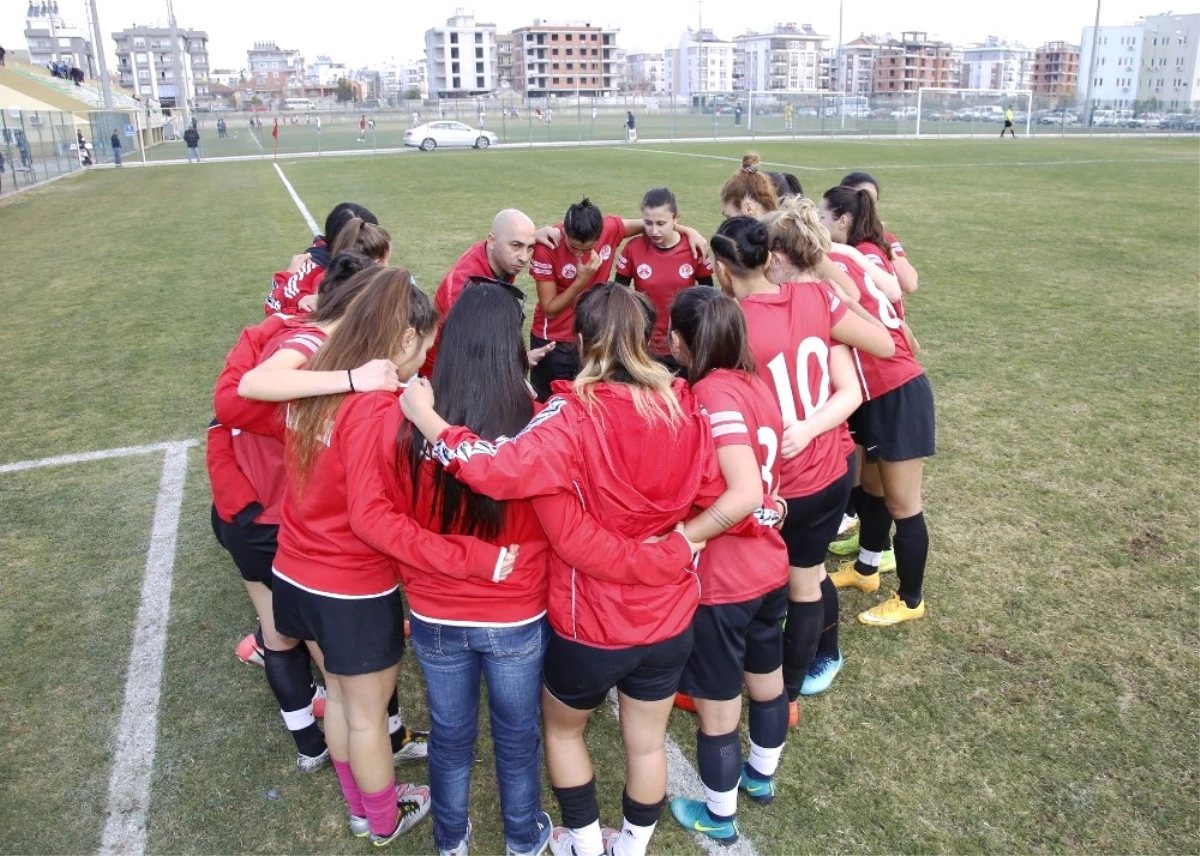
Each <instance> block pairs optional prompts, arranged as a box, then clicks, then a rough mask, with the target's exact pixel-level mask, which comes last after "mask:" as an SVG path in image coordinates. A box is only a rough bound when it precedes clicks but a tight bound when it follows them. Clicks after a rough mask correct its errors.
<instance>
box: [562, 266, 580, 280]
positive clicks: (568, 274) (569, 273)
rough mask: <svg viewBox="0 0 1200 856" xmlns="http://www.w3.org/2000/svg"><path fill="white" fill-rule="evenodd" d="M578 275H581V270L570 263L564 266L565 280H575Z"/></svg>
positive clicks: (563, 275)
mask: <svg viewBox="0 0 1200 856" xmlns="http://www.w3.org/2000/svg"><path fill="white" fill-rule="evenodd" d="M577 273H579V270H578V269H577V268H576V267H575V265H573V264H570V263H568V264H565V265H563V266H562V278H563V279H574V278H575V274H577Z"/></svg>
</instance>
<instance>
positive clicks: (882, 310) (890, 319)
mask: <svg viewBox="0 0 1200 856" xmlns="http://www.w3.org/2000/svg"><path fill="white" fill-rule="evenodd" d="M863 285H865V286H866V287H867V291H869V292H871V296H872V297H874V298H875V301H876V302H877V303H878V304H879V320H880V321H882V322H883V326H885V327H887V328H888V329H889V330H899V329H900V316H899V315H897V314H896V309H895V307H894V306H892V302H891V301H890V300H888V299H887V297H886V296H885V295H884V293H883V292H882V291H880V290H879V286H877V285H876V284H875V281H874V280H872V279H871V274H869V273H867V272H866V271H863Z"/></svg>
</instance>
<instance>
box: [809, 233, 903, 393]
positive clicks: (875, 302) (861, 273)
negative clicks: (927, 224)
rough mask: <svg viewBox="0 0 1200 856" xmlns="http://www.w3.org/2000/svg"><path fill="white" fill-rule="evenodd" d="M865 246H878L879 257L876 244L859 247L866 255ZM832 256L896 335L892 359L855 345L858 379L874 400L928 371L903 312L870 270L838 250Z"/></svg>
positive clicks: (866, 305)
mask: <svg viewBox="0 0 1200 856" xmlns="http://www.w3.org/2000/svg"><path fill="white" fill-rule="evenodd" d="M862 247H874V250H875V254H876V257H877V258H878V256H879V248H878V247H875V246H874V244H863V245H862V246H860V247H859V251H860V252H862V253H863V254H864V255H866V251H865V250H863V249H862ZM829 258H830V259H831V260H832V261H833V262H834V263H835V264H837V266H838V267H840V268H841V269H842V270H844V271H845V272H846V273H847V274H848V275H849V277H850V278H851V279H853V280H854V284H855V285H857V286H858V290H859V296H858V303H859V305H860V306H862V308H863V309H865V310H867V312H869V313H870V314H872V315H874V316H875V317H876V318H878V319H879V320H880V321H882V322H883V326H885V327H887V330H888V333H890V334H891V336H892V341H893V342H895V343H896V353H895V355H894V356H893V357H892V358H891V359H882V358H881V357H876V356H874V355H872V354H868V353H865V352H863V351H859V350H858V349H857V348H855V349H854V364H855V367H856V368H857V369H858V383H859V386H861V387H862V393H863V400H864V401H870V400H871V399H872V398H878V397H879V396H881V395H883V394H884V393H885V392H891V391H892V390H893V389H896V388H897V387H900V386H903V385H904V384H906V383H908V382H909V381H910V380H912V379H913V378H915V377H920V376H921V375H922V374H924V372H925V370H924V369H923V368H921V364H920V363H918V362H917V358H916V357H915V356H913V352H912V349H911V348H909V346H908V339H907V338H906V337H905V335H904V330H903V329H902V328H901V321H902V320H903V318H902V316H901V315H900V313H898V312H897V311H896V310H895V308H894V307H893V306H892V304H891V303H890V302H889V301H888V299H887V297H886V296H885V295H884V293H883V292H882V291H880V290H879V287H878V286H876V285H875V282H874V281H873V280H872V279H871V274H870V271H865V270H863V269H862V268H861V267H859V266H858V265H857V264H855V263H854V262H853V261H852V260H851V259H849V258H847V257H846V256H843V255H839V254H838V253H830V254H829ZM868 258H870V256H868Z"/></svg>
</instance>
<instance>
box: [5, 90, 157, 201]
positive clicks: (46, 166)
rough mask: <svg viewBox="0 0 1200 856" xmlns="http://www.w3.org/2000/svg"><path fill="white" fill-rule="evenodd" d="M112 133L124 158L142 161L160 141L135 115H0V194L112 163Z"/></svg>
mask: <svg viewBox="0 0 1200 856" xmlns="http://www.w3.org/2000/svg"><path fill="white" fill-rule="evenodd" d="M113 131H116V132H117V134H118V136H119V137H120V139H121V152H122V155H123V159H124V158H131V157H137V158H142V157H143V155H144V151H145V147H146V146H147V145H148V144H151V143H153V142H155V141H156V140H157V139H159V138H160V137H161V130H160V129H151V128H150V127H149V123H148V122H147V121H146V119H145V117H143V116H140V115H138V114H137V113H134V112H124V111H113V112H110V111H96V112H91V113H65V112H60V111H56V110H20V109H17V108H11V109H7V110H3V111H0V160H2V162H3V164H2V165H3V169H2V170H0V194H3V195H8V194H11V193H14V192H16V191H19V190H24V189H26V188H29V187H32V186H34V185H37V184H43V183H45V182H47V181H51V180H53V179H55V178H57V177H59V176H61V175H65V174H69V173H73V172H79V171H80V170H83V169H87V168H88V167H89V166H92V165H94V164H100V163H113V162H114V153H113V146H112V144H111V137H112V133H113Z"/></svg>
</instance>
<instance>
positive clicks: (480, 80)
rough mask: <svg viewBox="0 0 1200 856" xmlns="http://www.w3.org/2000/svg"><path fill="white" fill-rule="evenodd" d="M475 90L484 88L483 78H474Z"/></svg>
mask: <svg viewBox="0 0 1200 856" xmlns="http://www.w3.org/2000/svg"><path fill="white" fill-rule="evenodd" d="M475 88H476V89H484V88H486V85H485V84H484V82H483V77H476V78H475Z"/></svg>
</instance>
